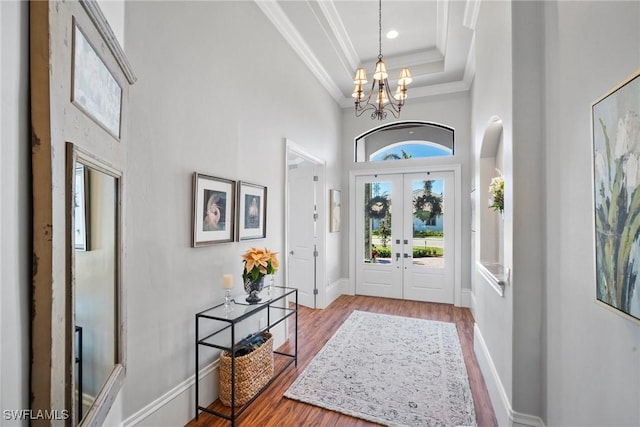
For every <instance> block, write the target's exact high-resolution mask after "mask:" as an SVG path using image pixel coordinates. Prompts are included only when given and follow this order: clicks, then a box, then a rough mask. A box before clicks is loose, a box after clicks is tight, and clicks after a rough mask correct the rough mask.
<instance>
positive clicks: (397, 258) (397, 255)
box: [396, 252, 400, 262]
mask: <svg viewBox="0 0 640 427" xmlns="http://www.w3.org/2000/svg"><path fill="white" fill-rule="evenodd" d="M399 259H400V252H396V262H397V261H398V260H399Z"/></svg>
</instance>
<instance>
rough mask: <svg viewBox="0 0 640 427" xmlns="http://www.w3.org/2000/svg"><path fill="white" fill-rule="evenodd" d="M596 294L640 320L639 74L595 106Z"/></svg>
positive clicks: (629, 315) (598, 297)
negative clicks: (639, 276) (639, 273)
mask: <svg viewBox="0 0 640 427" xmlns="http://www.w3.org/2000/svg"><path fill="white" fill-rule="evenodd" d="M592 132H593V171H594V175H593V176H594V209H595V210H594V214H595V215H594V216H595V256H596V269H595V271H596V273H595V274H596V298H597V301H599V302H601V303H603V304H606V305H607V306H608V307H610V308H613V309H615V310H616V311H617V312H619V313H621V314H623V315H625V316H628V317H630V318H633V319H636V320H640V283H639V281H638V272H639V271H640V74H639V73H636V74H635V75H634V76H632V77H631V78H629V79H627V80H625V81H624V82H623V83H621V84H620V85H618V86H617V87H615V88H614V89H613V90H612V91H610V92H609V93H607V94H606V95H605V96H603V97H602V98H600V99H599V100H598V101H596V102H595V103H594V104H593V106H592Z"/></svg>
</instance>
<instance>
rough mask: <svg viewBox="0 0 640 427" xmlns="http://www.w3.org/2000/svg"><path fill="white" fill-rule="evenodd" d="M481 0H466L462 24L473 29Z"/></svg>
mask: <svg viewBox="0 0 640 427" xmlns="http://www.w3.org/2000/svg"><path fill="white" fill-rule="evenodd" d="M481 1H482V0H467V2H466V4H465V6H464V18H463V19H462V25H464V26H465V27H467V28H470V29H472V30H474V31H475V29H476V24H477V23H478V15H479V14H480V3H481Z"/></svg>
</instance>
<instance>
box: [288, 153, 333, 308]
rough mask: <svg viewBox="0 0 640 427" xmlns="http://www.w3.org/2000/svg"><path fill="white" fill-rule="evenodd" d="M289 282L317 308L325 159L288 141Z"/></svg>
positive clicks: (303, 300)
mask: <svg viewBox="0 0 640 427" xmlns="http://www.w3.org/2000/svg"><path fill="white" fill-rule="evenodd" d="M286 151H287V177H286V199H287V203H286V204H287V207H286V231H285V234H286V238H285V241H286V260H287V262H286V268H285V275H286V283H287V286H289V287H293V288H297V289H298V303H299V304H301V305H304V306H305V307H310V308H317V307H318V304H320V301H318V298H319V296H320V297H321V296H322V295H320V292H319V289H318V286H319V285H320V284H321V283H322V279H321V278H322V271H323V267H322V265H323V261H324V260H323V257H322V254H323V253H324V251H323V247H324V240H323V239H322V236H323V233H324V229H323V227H322V224H323V223H322V222H321V221H322V218H323V216H322V215H321V214H320V212H323V210H324V208H323V207H324V203H325V202H324V198H323V185H322V182H323V179H324V163H323V162H322V161H320V160H319V159H317V158H315V157H313V156H311V155H310V154H308V153H306V152H305V151H304V150H302V149H301V148H300V147H298V146H296V145H295V144H294V143H292V142H291V141H287V150H286Z"/></svg>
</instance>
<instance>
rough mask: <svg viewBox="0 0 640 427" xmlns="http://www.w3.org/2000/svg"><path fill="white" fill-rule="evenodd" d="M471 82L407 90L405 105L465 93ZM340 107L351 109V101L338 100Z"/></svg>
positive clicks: (461, 81)
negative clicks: (434, 97) (430, 98)
mask: <svg viewBox="0 0 640 427" xmlns="http://www.w3.org/2000/svg"><path fill="white" fill-rule="evenodd" d="M472 81H473V79H471V80H470V81H468V82H467V81H465V80H460V81H457V82H449V83H442V84H437V85H431V86H422V87H416V88H409V91H408V93H409V100H408V101H407V104H405V105H408V104H410V103H411V100H413V99H420V98H428V97H430V96H438V95H447V94H451V93H458V92H466V91H468V90H469V89H470V88H471V82H472ZM340 107H342V108H353V99H352V98H347V97H344V98H342V99H341V100H340Z"/></svg>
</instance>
